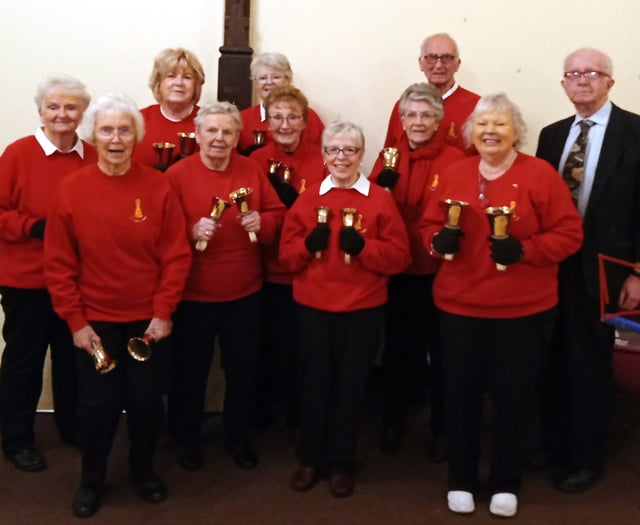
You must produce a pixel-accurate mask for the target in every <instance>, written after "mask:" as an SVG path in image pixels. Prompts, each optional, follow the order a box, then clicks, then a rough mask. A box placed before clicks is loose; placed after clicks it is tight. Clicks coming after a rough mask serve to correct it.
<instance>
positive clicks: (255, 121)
mask: <svg viewBox="0 0 640 525" xmlns="http://www.w3.org/2000/svg"><path fill="white" fill-rule="evenodd" d="M240 117H241V118H242V130H241V131H240V140H239V141H238V149H239V150H240V151H242V150H245V149H247V148H248V147H249V146H252V145H253V144H254V139H253V132H254V130H261V131H266V132H267V138H266V142H265V144H266V143H268V142H273V137H272V136H271V132H270V131H269V123H268V122H267V121H266V120H265V121H262V118H261V114H260V104H257V105H255V106H251V107H250V108H247V109H243V110H242V111H241V112H240ZM323 131H324V124H323V123H322V120H320V117H319V116H318V114H317V113H316V112H315V111H314V110H313V109H311V108H309V109H308V110H307V125H306V126H305V128H304V131H303V132H302V136H303V137H304V139H305V140H306V141H308V142H311V143H312V144H317V145H320V144H321V143H322V132H323Z"/></svg>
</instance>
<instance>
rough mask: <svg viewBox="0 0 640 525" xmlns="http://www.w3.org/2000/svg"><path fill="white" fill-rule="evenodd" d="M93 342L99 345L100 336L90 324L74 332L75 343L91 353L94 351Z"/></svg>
mask: <svg viewBox="0 0 640 525" xmlns="http://www.w3.org/2000/svg"><path fill="white" fill-rule="evenodd" d="M93 343H96V344H98V345H99V344H100V337H98V334H96V333H95V331H94V330H93V328H91V326H90V325H87V326H84V327H82V328H80V330H78V331H77V332H74V333H73V344H74V345H75V346H77V347H78V348H81V349H82V350H84V351H85V352H87V353H89V354H91V353H93Z"/></svg>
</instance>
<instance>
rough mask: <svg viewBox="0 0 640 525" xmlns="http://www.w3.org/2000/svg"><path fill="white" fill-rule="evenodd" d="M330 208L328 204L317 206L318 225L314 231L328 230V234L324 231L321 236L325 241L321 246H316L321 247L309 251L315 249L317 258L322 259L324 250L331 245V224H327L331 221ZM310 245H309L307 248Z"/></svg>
mask: <svg viewBox="0 0 640 525" xmlns="http://www.w3.org/2000/svg"><path fill="white" fill-rule="evenodd" d="M329 211H330V210H329V208H328V207H327V206H318V207H317V208H316V216H317V226H316V228H315V230H314V231H322V232H325V230H326V234H325V233H322V234H321V236H322V238H323V242H322V244H321V246H316V248H319V249H312V250H309V251H315V253H316V259H320V258H321V257H322V251H323V250H326V249H327V246H328V245H329V232H330V231H329V225H328V224H327V222H328V221H329ZM312 233H313V232H312ZM308 248H309V247H308V246H307V249H308Z"/></svg>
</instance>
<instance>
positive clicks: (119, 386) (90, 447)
mask: <svg viewBox="0 0 640 525" xmlns="http://www.w3.org/2000/svg"><path fill="white" fill-rule="evenodd" d="M91 326H92V327H93V329H94V330H95V331H96V333H97V334H98V335H99V336H100V339H101V340H102V345H103V346H104V349H105V351H106V352H107V354H109V357H111V358H112V359H115V360H116V361H117V363H118V364H117V366H116V368H114V369H113V370H112V371H111V372H109V373H107V374H103V375H101V374H99V373H98V372H97V371H96V369H95V365H94V363H93V359H92V358H91V356H90V355H89V354H88V353H87V352H85V351H84V350H83V351H79V352H78V353H77V366H78V379H79V382H78V387H79V394H80V418H79V421H80V448H81V450H82V482H83V483H85V484H87V485H93V486H101V485H102V484H103V483H104V481H105V477H106V472H107V461H108V457H109V453H110V451H111V446H112V444H113V438H114V435H115V433H116V430H117V428H118V422H119V420H120V416H121V414H122V411H123V410H126V412H127V427H128V433H129V443H130V447H129V470H130V473H131V474H132V476H135V477H137V478H142V479H144V477H146V476H148V475H149V474H151V473H152V472H153V458H154V455H155V451H156V448H157V443H158V437H159V435H160V431H161V428H162V417H163V404H162V394H163V390H164V389H163V387H164V381H163V380H164V377H165V370H164V369H165V367H166V365H167V363H168V357H169V342H168V340H167V339H163V340H161V341H158V342H156V343H153V345H152V353H151V357H150V358H149V360H148V361H144V362H140V361H136V360H134V359H133V358H132V357H131V356H130V355H129V354H128V352H127V341H128V340H129V338H130V337H140V336H142V334H143V333H144V330H145V329H146V328H147V327H148V326H149V320H144V321H136V322H131V323H107V322H92V323H91Z"/></svg>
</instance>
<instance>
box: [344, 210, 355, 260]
mask: <svg viewBox="0 0 640 525" xmlns="http://www.w3.org/2000/svg"><path fill="white" fill-rule="evenodd" d="M357 213H358V210H356V209H355V208H342V225H343V226H344V227H345V228H353V225H354V224H355V220H356V214H357ZM344 262H345V264H351V254H349V253H345V254H344Z"/></svg>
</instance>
